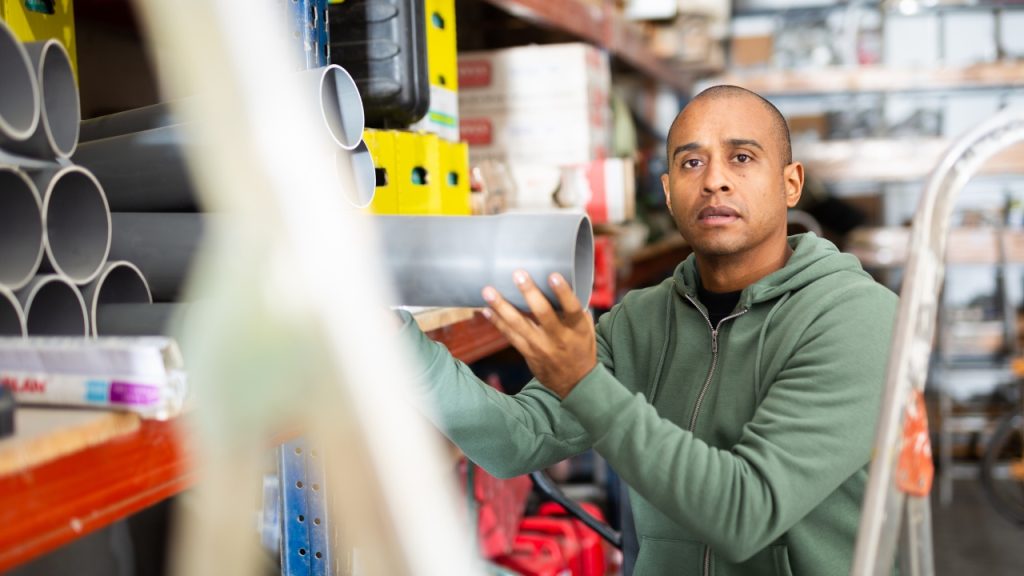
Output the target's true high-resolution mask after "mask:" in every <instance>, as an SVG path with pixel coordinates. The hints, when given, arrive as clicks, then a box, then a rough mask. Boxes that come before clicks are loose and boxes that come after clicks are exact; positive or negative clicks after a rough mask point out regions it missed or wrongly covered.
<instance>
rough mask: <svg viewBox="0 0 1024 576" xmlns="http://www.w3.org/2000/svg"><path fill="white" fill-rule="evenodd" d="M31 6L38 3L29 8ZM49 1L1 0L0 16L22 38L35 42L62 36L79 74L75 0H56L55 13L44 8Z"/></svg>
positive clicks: (58, 38) (59, 38)
mask: <svg viewBox="0 0 1024 576" xmlns="http://www.w3.org/2000/svg"><path fill="white" fill-rule="evenodd" d="M28 6H33V7H35V6H38V8H35V9H30V8H29V7H28ZM47 7H49V3H48V2H43V1H40V0H37V1H34V2H32V1H29V2H26V1H25V0H0V19H2V20H3V21H4V22H6V23H7V26H8V27H9V28H10V29H11V31H13V32H14V35H15V36H17V37H18V39H19V40H21V41H22V42H35V41H39V40H49V39H50V38H53V39H55V40H60V42H61V43H62V44H64V48H66V49H67V51H68V56H69V57H70V58H71V69H72V70H74V72H75V76H76V77H77V76H78V56H77V54H76V45H75V13H74V10H73V7H72V0H53V5H52V8H53V14H47V13H45V12H43V10H45V9H46V8H47Z"/></svg>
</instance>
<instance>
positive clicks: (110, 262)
mask: <svg viewBox="0 0 1024 576" xmlns="http://www.w3.org/2000/svg"><path fill="white" fill-rule="evenodd" d="M295 78H296V81H297V83H298V85H299V86H301V87H302V88H303V93H304V95H305V97H306V98H307V99H308V101H309V102H310V103H311V105H313V106H314V107H315V109H316V110H318V111H319V113H320V118H321V119H322V121H323V125H324V128H325V129H324V132H323V134H322V136H321V138H322V139H323V141H324V143H325V146H324V147H323V149H324V150H333V151H334V153H333V155H334V158H333V159H331V158H323V159H321V161H326V162H333V163H334V165H335V168H336V169H337V170H336V173H337V174H338V177H339V180H338V187H337V188H338V190H339V193H341V194H343V195H344V196H345V197H346V198H347V200H348V201H349V202H350V203H351V204H352V205H353V206H354V207H365V206H367V205H369V204H370V202H371V201H372V198H373V194H374V190H375V181H376V174H375V170H374V165H373V160H372V158H371V157H370V154H369V152H368V151H367V149H366V145H365V143H364V142H363V141H362V134H363V128H364V113H363V104H362V101H361V99H360V97H359V91H358V88H357V87H356V83H355V82H354V81H353V79H352V77H351V76H350V75H349V74H348V73H347V72H346V71H345V70H344V69H342V68H341V67H339V66H336V65H331V66H327V67H323V68H317V69H312V70H306V71H303V72H299V73H297V74H296V76H295ZM0 79H2V80H3V81H2V83H0V336H3V335H7V336H10V335H30V336H34V335H38V336H44V335H83V336H89V335H92V336H103V335H110V336H129V335H151V334H159V333H162V332H163V331H164V329H165V327H166V325H167V321H168V319H169V318H170V317H172V316H173V315H175V314H176V313H177V311H178V310H180V308H181V306H182V305H181V303H180V298H181V296H182V291H181V288H182V285H183V283H184V280H185V278H186V276H187V273H188V270H189V268H190V265H191V262H192V258H193V255H194V254H195V252H196V251H197V248H198V245H199V243H200V241H201V239H202V237H203V235H204V231H205V230H206V229H208V228H209V226H210V225H211V224H212V223H215V222H217V221H218V220H220V219H221V218H222V217H220V216H219V215H210V214H205V213H203V212H201V211H199V209H200V206H199V205H198V203H197V200H196V194H195V191H194V188H193V184H192V181H191V179H190V175H189V171H188V169H187V166H186V160H185V148H186V146H187V145H188V141H187V138H188V133H189V131H188V129H187V126H186V125H185V124H184V123H183V122H182V121H181V119H180V118H177V117H176V116H175V111H182V110H184V111H186V112H187V110H188V109H189V107H190V106H191V105H193V104H194V102H195V100H187V101H178V102H175V103H174V105H173V106H172V105H169V104H166V103H165V104H156V105H153V106H148V107H145V108H139V109H135V110H129V111H126V112H121V113H117V114H112V115H109V116H103V117H99V118H94V119H90V120H86V121H84V122H81V121H80V116H81V112H80V106H79V98H78V90H77V86H76V84H75V78H74V75H73V73H72V69H71V65H70V62H69V59H68V56H67V53H66V51H65V50H64V48H63V47H62V46H61V45H60V43H59V42H56V41H47V42H39V43H28V44H25V45H22V44H21V43H19V42H18V41H17V39H16V38H15V37H14V35H13V34H12V33H11V31H10V30H9V29H8V28H7V27H6V26H5V25H4V23H3V22H2V21H0ZM187 116H188V115H187V114H186V115H185V117H187ZM285 145H286V144H285ZM347 175H351V176H352V177H353V180H354V185H347V184H344V183H345V182H348V176H347ZM397 177H402V175H397ZM377 224H378V226H377V229H378V231H379V234H380V236H381V239H382V242H381V244H382V247H383V249H384V250H383V262H382V264H383V265H384V267H385V268H386V269H387V270H388V271H389V272H390V273H391V276H392V278H393V279H394V280H395V285H396V288H397V290H396V291H395V293H396V294H395V295H396V298H397V301H395V302H393V304H397V305H415V306H481V305H483V304H484V303H483V301H482V299H481V298H480V295H479V290H480V288H481V287H482V286H484V285H485V284H493V285H495V286H497V287H498V288H499V289H501V290H502V292H503V293H504V294H506V295H507V296H509V297H510V299H511V300H512V301H513V303H514V304H516V305H517V306H519V307H521V308H525V302H523V301H522V299H521V297H520V296H519V294H518V290H516V289H515V287H514V286H512V285H511V282H510V281H511V272H512V270H514V269H519V268H524V269H526V270H527V271H528V272H530V274H531V275H532V276H533V277H534V278H536V279H538V280H541V279H542V278H544V277H545V276H546V275H547V274H549V273H551V272H560V273H562V274H563V276H565V277H566V279H567V280H568V281H569V282H570V284H571V285H572V286H573V287H574V288H575V289H576V293H577V295H578V296H579V297H580V299H581V300H582V301H583V302H584V303H585V302H586V301H587V300H588V299H589V294H590V288H591V280H592V272H593V247H592V233H591V230H590V223H589V221H588V220H587V219H586V217H585V216H583V215H581V214H556V213H552V214H535V215H522V214H508V215H499V216H474V217H430V216H385V217H379V218H377ZM538 284H539V285H540V287H541V288H542V290H544V291H545V293H546V294H547V296H548V297H549V298H553V294H551V293H550V289H549V288H548V286H547V283H546V282H543V281H542V280H541V281H540V282H538ZM185 306H187V304H186V305H185Z"/></svg>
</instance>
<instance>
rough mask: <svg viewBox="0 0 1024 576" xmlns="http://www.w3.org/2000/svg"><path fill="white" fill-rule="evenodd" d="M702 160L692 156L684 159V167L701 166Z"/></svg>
mask: <svg viewBox="0 0 1024 576" xmlns="http://www.w3.org/2000/svg"><path fill="white" fill-rule="evenodd" d="M699 167H700V160H697V159H696V158H690V159H689V160H683V168H699Z"/></svg>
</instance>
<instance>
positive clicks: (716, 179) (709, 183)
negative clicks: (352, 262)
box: [702, 160, 732, 194]
mask: <svg viewBox="0 0 1024 576" xmlns="http://www.w3.org/2000/svg"><path fill="white" fill-rule="evenodd" d="M702 184H703V190H704V193H705V194H715V193H716V192H729V191H730V190H731V189H732V186H731V185H730V184H729V173H728V170H727V169H726V167H725V166H724V165H723V163H722V161H720V160H709V161H708V165H707V169H706V170H704V182H703V183H702Z"/></svg>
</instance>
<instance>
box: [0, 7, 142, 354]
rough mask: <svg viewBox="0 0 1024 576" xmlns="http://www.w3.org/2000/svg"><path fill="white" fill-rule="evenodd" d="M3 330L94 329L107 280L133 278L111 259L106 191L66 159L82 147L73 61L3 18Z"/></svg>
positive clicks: (133, 272)
mask: <svg viewBox="0 0 1024 576" xmlns="http://www.w3.org/2000/svg"><path fill="white" fill-rule="evenodd" d="M0 78H2V81H0V335H5V336H18V335H21V336H24V335H26V334H27V335H68V336H87V335H89V334H90V333H95V324H94V322H90V320H89V312H92V314H93V315H95V310H96V306H97V304H98V303H99V302H101V301H102V300H103V299H104V298H105V297H106V293H107V290H105V289H104V284H106V282H107V281H108V279H110V278H115V279H116V278H120V277H122V276H127V275H135V277H137V282H138V283H139V285H140V286H141V289H140V292H141V296H140V297H141V298H144V299H145V300H146V301H148V300H149V292H148V289H147V288H146V283H145V280H143V279H142V277H141V276H140V275H139V274H138V270H136V269H135V268H134V267H133V266H132V265H131V264H129V263H127V262H110V263H108V261H107V259H108V256H109V253H110V240H111V234H110V230H111V220H110V210H109V207H108V205H107V199H106V196H105V195H104V192H103V188H102V186H100V183H99V182H98V181H97V179H96V177H95V176H94V175H93V174H92V173H91V172H90V171H89V170H88V169H87V168H85V167H82V166H77V165H75V164H73V163H71V162H70V161H69V160H68V159H69V157H70V156H71V155H72V154H73V153H74V152H75V148H76V146H77V145H78V128H79V119H80V111H79V103H78V89H77V86H76V85H75V78H74V74H73V72H72V69H71V63H70V60H69V58H68V54H67V52H66V51H65V49H64V47H63V46H62V45H61V44H60V43H59V42H57V41H55V40H48V41H45V42H32V43H28V44H24V45H22V44H21V43H19V42H18V40H17V39H16V38H15V37H14V35H13V34H12V33H11V31H10V29H8V28H7V27H6V25H4V24H3V22H0Z"/></svg>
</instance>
